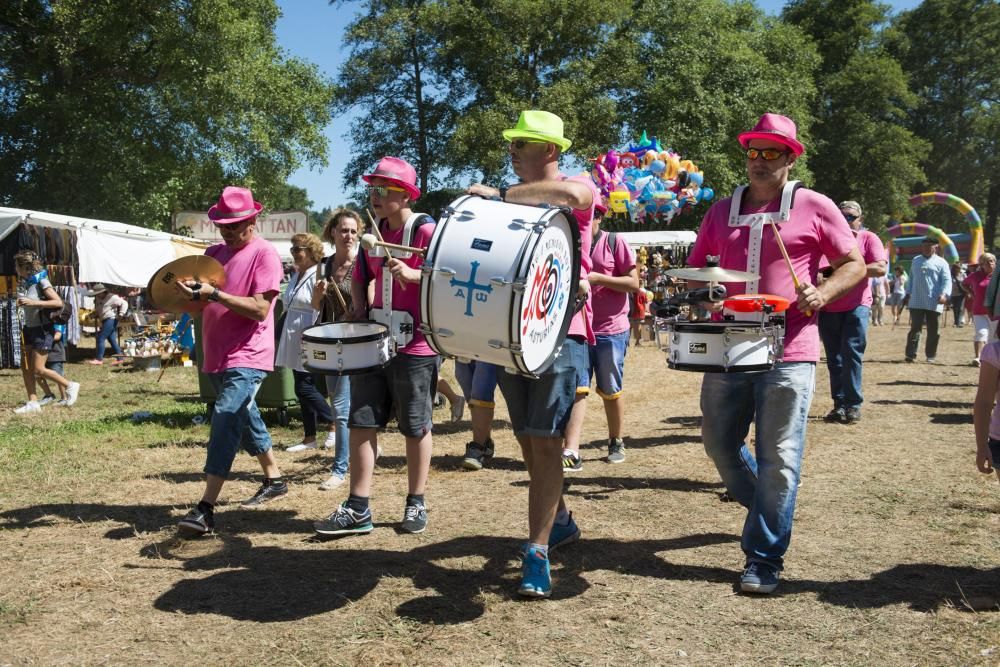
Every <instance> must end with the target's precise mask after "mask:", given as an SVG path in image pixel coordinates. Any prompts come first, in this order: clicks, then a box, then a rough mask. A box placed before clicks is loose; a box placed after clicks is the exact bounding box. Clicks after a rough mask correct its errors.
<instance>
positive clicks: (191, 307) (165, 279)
mask: <svg viewBox="0 0 1000 667" xmlns="http://www.w3.org/2000/svg"><path fill="white" fill-rule="evenodd" d="M179 280H180V281H184V280H197V281H198V282H200V283H209V284H210V285H213V286H214V287H218V288H220V289H221V288H223V287H225V286H226V270H225V269H224V268H222V264H220V263H219V261H218V260H217V259H215V258H214V257H209V256H208V255H187V256H185V257H178V258H177V259H175V260H174V261H172V262H167V263H166V264H164V265H163V266H162V267H160V269H159V270H158V271H157V272H156V273H155V274H153V277H152V278H151V279H150V281H149V289H148V296H149V300H150V301H152V303H153V305H154V306H156V307H157V308H159V309H160V310H165V311H167V312H171V313H198V312H201V311H202V310H204V308H205V306H207V305H208V302H206V301H191V300H190V299H186V298H184V296H183V295H182V294H179V293H178V292H177V291H176V290H175V289H174V283H175V282H177V281H179Z"/></svg>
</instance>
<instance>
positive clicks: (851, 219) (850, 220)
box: [844, 213, 859, 222]
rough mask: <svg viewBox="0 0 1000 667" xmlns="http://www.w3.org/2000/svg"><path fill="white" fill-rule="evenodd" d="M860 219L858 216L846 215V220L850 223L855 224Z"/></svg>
mask: <svg viewBox="0 0 1000 667" xmlns="http://www.w3.org/2000/svg"><path fill="white" fill-rule="evenodd" d="M858 217H859V216H856V215H854V214H853V213H844V220H847V221H848V222H854V221H855V220H857V219H858Z"/></svg>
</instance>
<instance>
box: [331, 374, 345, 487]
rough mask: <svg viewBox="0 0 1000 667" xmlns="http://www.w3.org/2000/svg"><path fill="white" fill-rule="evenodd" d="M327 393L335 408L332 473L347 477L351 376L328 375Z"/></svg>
mask: <svg viewBox="0 0 1000 667" xmlns="http://www.w3.org/2000/svg"><path fill="white" fill-rule="evenodd" d="M326 393H327V394H329V395H330V404H331V405H332V406H333V423H334V424H335V425H336V430H335V434H336V436H337V448H336V449H334V450H333V451H334V454H333V465H332V466H330V472H331V473H332V474H334V475H336V476H337V477H344V476H345V475H347V463H348V459H349V458H350V454H351V443H350V429H348V428H347V417H348V416H349V415H350V413H351V376H350V375H327V376H326Z"/></svg>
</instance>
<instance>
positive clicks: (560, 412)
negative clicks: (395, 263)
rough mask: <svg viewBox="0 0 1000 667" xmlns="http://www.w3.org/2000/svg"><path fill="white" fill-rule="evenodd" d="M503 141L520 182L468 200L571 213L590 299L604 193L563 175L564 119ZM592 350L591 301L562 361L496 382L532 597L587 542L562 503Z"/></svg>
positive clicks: (529, 119)
mask: <svg viewBox="0 0 1000 667" xmlns="http://www.w3.org/2000/svg"><path fill="white" fill-rule="evenodd" d="M503 137H504V139H506V140H507V141H509V142H510V148H509V152H510V161H511V166H512V167H513V169H514V173H515V174H516V175H517V176H518V177H519V178H520V179H521V180H520V182H519V183H517V184H516V185H512V186H510V187H505V188H500V189H497V188H493V187H490V186H487V185H482V184H476V185H473V186H472V187H470V188H469V189H468V193H469V194H473V195H479V196H481V197H499V198H500V199H503V200H505V201H509V202H512V203H515V204H529V205H537V204H543V203H547V204H551V205H555V206H566V207H568V208H570V209H572V211H573V217H574V218H576V222H577V225H578V227H579V229H580V241H581V245H582V253H581V258H580V259H581V268H580V295H581V296H586V295H587V293H588V292H589V291H590V283H589V282H588V281H587V275H588V274H589V273H590V269H591V266H592V262H591V259H590V247H591V233H590V224H591V220H592V219H593V217H594V205H595V203H596V202H598V201H599V200H600V193H599V192H598V190H597V188H596V187H595V186H594V183H593V181H592V180H591V179H590V177H589V176H588V175H586V174H584V175H581V176H579V177H576V176H575V177H572V178H567V177H566V176H564V175H563V174H562V173H560V171H559V156H560V155H561V154H562V152H563V151H565V150H566V149H568V148H569V147H570V143H571V142H570V140H569V139H567V138H566V137H564V136H563V122H562V119H561V118H559V116H556V115H555V114H552V113H549V112H547V111H535V110H529V111H523V112H521V116H520V118H519V119H518V121H517V125H516V126H515V127H514V128H511V129H509V130H505V131H504V133H503ZM593 343H595V339H594V332H593V328H592V311H591V306H590V302H589V299H588V300H587V303H586V305H585V307H584V308H583V309H581V310H580V311H579V312H577V313H576V314H575V315H574V316H573V320H572V321H571V323H570V327H569V333H568V334H567V337H566V341H565V342H564V343H563V346H562V348H561V349H560V351H559V354H558V356H557V357H556V359H555V361H554V362H553V364H552V365H551V366H550V367H549V368H548V369H547V370H546V371H545V372H544V373H542V374H541V376H540V377H538V378H537V379H532V378H528V377H524V376H522V375H515V374H512V373H507V372H506V371H504V370H501V371H500V372H499V373H498V375H497V380H498V382H499V384H500V391H501V392H503V395H504V399H505V400H506V402H507V408H508V411H509V412H510V420H511V424H512V425H513V428H514V435H515V436H516V437H517V441H518V443H519V444H520V445H521V452H522V454H523V456H524V463H525V466H526V467H527V468H528V475H529V477H530V482H529V488H528V543H527V545H526V547H525V550H524V559H523V565H522V576H521V585H520V587H519V588H518V592H519V593H520V594H521V595H524V596H525V597H548V596H549V595H551V593H552V580H551V576H550V571H549V550H550V549H555V548H556V547H559V546H562V545H565V544H569V543H570V542H574V541H576V540H578V539H579V538H580V529H579V528H578V527H577V525H576V522H575V521H574V520H573V516H572V514H571V513H570V512H569V511H568V510H567V509H566V505H565V503H564V502H563V498H562V484H563V468H562V443H563V437H564V436H565V434H566V431H567V428H568V426H567V425H568V423H569V420H570V415H571V413H572V412H573V411H574V410H573V406H574V403H576V402H577V393H576V389H577V385H578V381H579V380H578V379H579V378H580V377H586V375H587V369H588V365H589V362H588V352H587V349H588V348H587V345H588V344H593ZM581 398H582V397H581ZM582 405H583V404H582V403H581V407H582Z"/></svg>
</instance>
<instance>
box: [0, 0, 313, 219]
mask: <svg viewBox="0 0 1000 667" xmlns="http://www.w3.org/2000/svg"><path fill="white" fill-rule="evenodd" d="M278 15H279V12H278V9H277V6H276V5H275V2H274V0H201V1H199V0H173V1H172V2H162V0H128V1H126V0H105V1H103V2H100V3H94V2H89V1H88V0H60V1H59V2H53V1H51V0H10V1H8V2H6V3H4V4H3V6H2V8H0V153H2V155H3V160H0V201H2V202H3V203H5V204H12V205H17V206H23V207H27V208H39V209H44V210H55V211H59V212H61V213H68V214H72V215H82V216H93V217H101V218H111V219H119V220H126V221H129V222H132V223H135V224H141V225H148V226H162V225H166V224H168V222H169V217H170V213H171V212H172V211H174V210H180V209H184V208H193V209H196V210H200V209H204V208H206V207H207V206H208V205H210V204H211V203H214V201H215V199H216V197H217V196H218V193H219V192H220V191H221V189H222V187H223V185H225V184H227V183H240V184H244V185H247V186H250V187H252V188H253V189H254V193H255V195H257V197H258V199H260V200H261V201H264V202H267V201H268V200H269V199H271V198H272V197H274V196H277V195H279V194H280V193H281V191H282V190H283V189H284V188H285V183H286V179H287V177H288V175H289V174H290V173H291V172H292V171H293V170H294V169H296V168H297V167H299V166H301V165H302V164H303V163H306V164H308V165H317V164H320V163H322V162H323V161H324V160H325V155H326V140H325V138H324V137H323V134H322V129H323V127H324V126H325V125H326V124H327V123H328V121H329V118H330V102H331V99H332V94H333V89H332V86H331V85H330V84H329V83H328V82H325V81H324V80H323V79H322V78H321V77H320V75H319V74H318V71H317V69H316V67H315V66H313V65H309V64H306V63H304V62H302V61H299V60H295V59H292V58H287V57H286V56H285V55H284V54H283V53H282V52H281V50H280V49H279V48H278V47H277V45H276V43H275V35H274V26H275V21H276V20H277V18H278Z"/></svg>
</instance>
